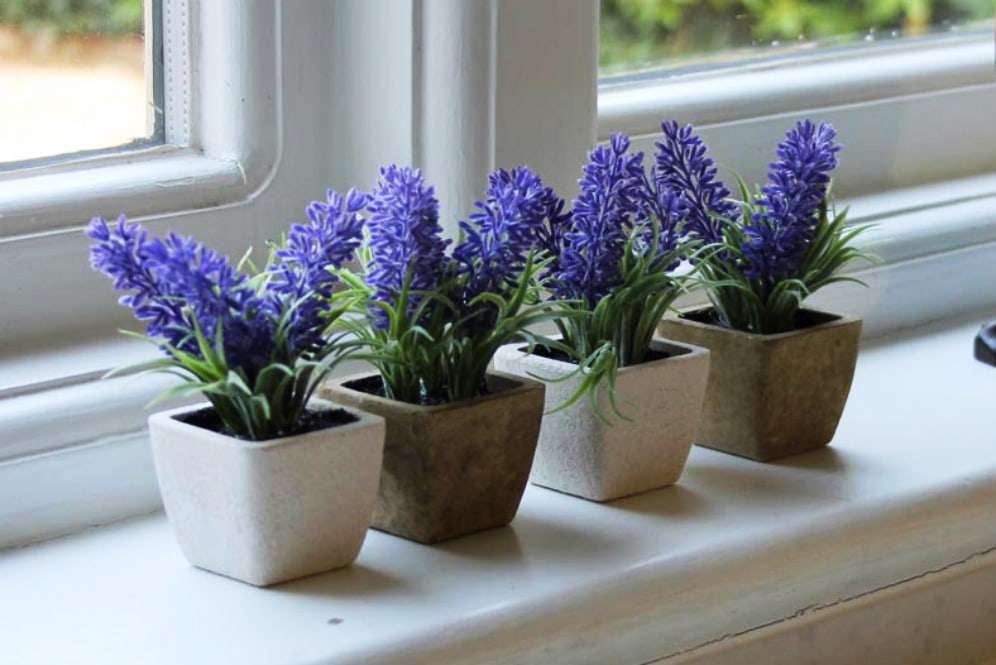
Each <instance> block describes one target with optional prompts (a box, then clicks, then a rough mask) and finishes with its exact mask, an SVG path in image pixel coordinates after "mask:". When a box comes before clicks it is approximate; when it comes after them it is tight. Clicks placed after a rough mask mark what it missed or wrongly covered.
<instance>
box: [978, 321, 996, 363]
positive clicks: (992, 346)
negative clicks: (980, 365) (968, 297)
mask: <svg viewBox="0 0 996 665" xmlns="http://www.w3.org/2000/svg"><path fill="white" fill-rule="evenodd" d="M975 359H976V360H978V361H979V362H984V363H985V364H987V365H993V366H996V321H990V322H989V323H986V324H984V325H983V326H982V330H980V331H979V334H978V335H976V336H975Z"/></svg>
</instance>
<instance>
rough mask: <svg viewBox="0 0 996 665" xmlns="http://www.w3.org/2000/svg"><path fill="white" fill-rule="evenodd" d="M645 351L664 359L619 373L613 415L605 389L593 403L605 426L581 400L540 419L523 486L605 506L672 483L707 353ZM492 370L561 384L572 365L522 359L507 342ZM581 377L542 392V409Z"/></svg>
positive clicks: (657, 343) (667, 348)
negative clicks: (533, 458) (663, 355)
mask: <svg viewBox="0 0 996 665" xmlns="http://www.w3.org/2000/svg"><path fill="white" fill-rule="evenodd" d="M651 348H652V349H653V350H654V351H657V352H660V353H666V354H668V356H669V357H667V358H662V359H660V360H651V361H649V362H645V363H641V364H639V365H633V366H631V367H624V368H623V369H621V370H620V371H619V373H618V378H617V382H616V389H617V399H618V401H619V407H620V410H621V411H622V412H623V413H624V414H625V415H626V416H627V417H629V418H631V419H632V420H621V419H619V418H618V417H616V416H615V415H614V414H612V412H611V407H610V406H609V402H608V396H607V392H606V389H605V388H602V389H601V392H600V395H599V403H600V404H601V405H602V408H603V410H604V413H605V414H606V415H608V416H609V419H610V422H608V423H606V422H605V421H604V420H602V419H600V418H599V417H598V416H597V415H596V414H595V413H594V412H593V411H592V408H591V403H590V401H589V400H588V398H587V397H584V398H582V399H581V400H580V401H578V402H576V403H575V404H573V405H572V406H570V407H569V408H567V409H564V410H562V411H556V412H554V413H547V414H546V415H545V416H544V417H543V426H542V428H541V429H540V439H539V446H538V448H537V450H536V461H535V462H534V464H533V472H532V476H531V478H530V480H532V482H533V483H535V484H537V485H542V486H543V487H549V488H551V489H555V490H558V491H560V492H566V493H568V494H574V495H576V496H580V497H584V498H585V499H591V500H593V501H610V500H612V499H618V498H620V497H623V496H628V495H631V494H637V493H639V492H645V491H648V490H652V489H656V488H658V487H664V486H667V485H671V484H673V483H675V482H676V481H677V480H678V478H679V476H681V472H682V470H683V469H684V468H685V460H687V459H688V452H689V450H690V449H691V447H692V441H693V440H694V438H695V434H696V432H697V430H698V426H699V419H700V416H701V413H702V400H703V397H704V396H705V389H706V382H707V380H708V376H709V352H708V351H707V350H705V349H703V348H700V347H697V346H691V345H686V344H676V343H672V342H668V341H666V340H663V339H660V338H657V339H655V340H654V341H653V342H652V346H651ZM495 367H496V368H497V369H500V370H504V371H506V372H510V373H512V374H516V375H519V376H529V375H534V376H538V377H541V378H549V379H560V378H563V377H565V376H568V375H569V374H570V373H571V372H573V371H575V370H576V369H577V365H575V364H572V363H568V362H564V361H561V360H555V359H552V358H546V357H543V356H540V355H535V354H533V355H529V354H528V353H526V352H525V347H524V346H523V345H522V344H510V345H507V346H504V347H502V348H501V349H499V351H498V353H497V354H496V355H495ZM580 382H581V377H579V376H575V377H572V378H570V379H566V380H563V381H553V382H550V383H548V384H547V387H546V410H547V411H548V412H549V411H552V410H553V409H555V408H556V407H558V406H560V405H561V404H563V403H564V402H566V401H567V399H568V398H569V397H570V396H571V395H572V394H573V393H574V392H575V391H576V390H577V387H578V385H579V384H580Z"/></svg>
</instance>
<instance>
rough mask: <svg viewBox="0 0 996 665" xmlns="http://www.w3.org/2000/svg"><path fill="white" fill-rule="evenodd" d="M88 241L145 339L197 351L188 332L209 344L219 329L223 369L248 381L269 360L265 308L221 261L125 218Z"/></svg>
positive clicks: (97, 229)
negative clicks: (150, 232)
mask: <svg viewBox="0 0 996 665" xmlns="http://www.w3.org/2000/svg"><path fill="white" fill-rule="evenodd" d="M88 235H89V236H90V238H92V239H93V240H95V241H96V243H95V244H94V246H93V247H92V249H91V251H90V260H91V264H92V265H93V267H94V268H95V269H97V270H100V271H101V272H103V273H105V274H106V275H108V276H110V277H111V278H112V279H113V280H114V284H115V286H116V287H118V288H120V289H124V290H129V291H131V294H130V295H126V296H124V297H123V298H122V299H121V302H122V304H124V305H126V306H128V307H131V308H132V309H133V310H134V312H135V316H136V318H138V319H139V320H140V321H145V322H146V323H147V330H148V333H149V335H151V336H153V337H158V338H161V339H163V340H164V341H166V342H167V343H168V344H170V345H172V346H174V347H177V348H180V349H182V350H184V351H188V352H191V353H197V345H196V343H195V342H194V340H193V338H192V335H193V333H194V330H195V327H199V328H200V330H201V332H203V334H204V335H205V337H207V339H208V341H209V342H210V343H212V344H213V343H214V342H215V338H216V335H217V334H218V331H221V334H222V338H223V341H224V348H225V357H226V359H227V361H228V363H229V365H231V366H233V367H239V368H241V369H243V370H244V371H245V373H246V376H247V377H249V378H250V380H252V379H253V378H254V377H255V375H256V373H257V372H258V371H259V370H260V369H261V368H262V367H263V366H264V365H265V364H266V363H267V362H268V361H269V358H270V354H271V352H272V350H273V345H272V331H273V328H272V326H273V323H272V317H271V311H270V307H269V306H268V305H267V303H266V302H265V301H264V300H263V299H262V298H260V297H258V296H257V295H256V293H255V292H254V291H253V289H252V287H251V286H250V285H249V283H248V281H247V280H246V278H245V276H244V275H240V274H239V273H237V272H236V271H235V269H234V268H232V266H231V265H230V264H229V263H228V260H227V259H226V258H225V257H224V256H221V255H220V254H218V253H217V252H215V251H212V250H210V249H207V248H206V247H204V246H203V245H201V244H200V243H198V242H197V241H196V240H194V239H193V238H185V237H182V236H179V235H176V234H175V233H171V234H169V235H168V236H166V238H165V239H160V238H156V237H154V236H149V235H148V233H147V232H146V231H145V230H144V229H142V227H141V226H139V225H138V224H131V223H129V222H128V221H127V220H126V219H125V218H124V217H121V218H120V219H119V220H118V224H117V227H115V228H112V227H110V226H108V224H107V222H105V221H104V220H103V219H101V218H96V219H94V220H93V221H91V223H90V227H89V230H88Z"/></svg>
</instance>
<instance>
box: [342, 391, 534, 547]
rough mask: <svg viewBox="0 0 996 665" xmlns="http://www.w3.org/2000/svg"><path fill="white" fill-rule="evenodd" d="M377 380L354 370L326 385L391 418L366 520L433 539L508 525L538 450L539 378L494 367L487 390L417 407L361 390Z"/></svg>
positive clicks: (392, 530)
mask: <svg viewBox="0 0 996 665" xmlns="http://www.w3.org/2000/svg"><path fill="white" fill-rule="evenodd" d="M373 380H377V381H379V379H377V375H376V374H375V373H368V374H357V375H353V376H347V377H344V378H342V379H339V380H335V381H332V382H330V383H329V384H327V385H326V386H325V387H324V388H323V389H322V395H323V396H324V397H326V398H327V399H331V400H334V401H335V402H338V403H340V404H348V405H351V406H354V407H356V408H358V409H362V410H364V411H369V412H370V413H375V414H377V415H379V416H382V417H383V418H384V420H386V421H387V435H386V438H385V443H384V468H383V472H382V473H381V479H380V492H379V496H378V500H377V508H376V509H375V510H374V516H373V521H372V526H373V527H374V528H376V529H380V530H382V531H387V532H388V533H392V534H394V535H397V536H401V537H402V538H408V539H409V540H414V541H417V542H420V543H426V544H431V543H435V542H439V541H442V540H447V539H450V538H456V537H457V536H463V535H466V534H469V533H474V532H476V531H482V530H484V529H491V528H494V527H499V526H504V525H506V524H508V523H509V522H511V521H512V519H513V518H514V517H515V513H516V511H518V509H519V502H520V501H521V499H522V493H523V492H524V491H525V487H526V483H527V482H528V479H529V470H530V468H531V467H532V463H533V455H534V454H535V452H536V439H537V437H538V435H539V428H540V419H541V418H542V416H543V394H544V386H543V384H542V383H540V382H538V381H533V380H531V379H522V378H519V377H515V376H511V375H508V374H503V373H500V372H491V373H489V374H488V386H489V388H490V390H491V393H490V394H488V395H483V396H481V397H476V398H474V399H469V400H464V401H461V402H455V403H452V404H441V405H438V406H421V405H418V404H409V403H407V402H399V401H396V400H392V399H387V398H384V397H381V396H379V395H374V394H371V393H369V392H364V391H363V390H359V389H358V388H359V387H361V386H362V385H363V383H364V382H366V383H368V384H371V382H372V381H373ZM372 385H376V384H372Z"/></svg>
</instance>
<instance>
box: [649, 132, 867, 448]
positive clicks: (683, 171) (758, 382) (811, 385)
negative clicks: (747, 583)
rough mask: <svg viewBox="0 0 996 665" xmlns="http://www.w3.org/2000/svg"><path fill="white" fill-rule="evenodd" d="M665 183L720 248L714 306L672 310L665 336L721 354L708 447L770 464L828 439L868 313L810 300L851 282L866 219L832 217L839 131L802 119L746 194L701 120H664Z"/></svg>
mask: <svg viewBox="0 0 996 665" xmlns="http://www.w3.org/2000/svg"><path fill="white" fill-rule="evenodd" d="M662 129H663V138H662V140H661V141H659V142H658V144H657V146H658V156H657V166H658V173H659V174H660V175H659V177H660V178H661V180H662V182H663V183H665V184H666V185H667V186H669V187H671V188H672V189H673V190H675V191H678V192H679V193H680V194H681V196H682V197H683V199H684V200H685V201H686V203H687V204H688V216H689V221H688V225H689V229H690V232H691V233H692V235H693V236H696V237H697V238H698V239H700V240H701V241H703V242H706V243H711V244H712V246H713V247H714V248H715V251H712V252H709V253H707V254H705V255H704V256H703V258H702V261H701V267H702V271H703V273H704V274H705V275H706V276H707V277H708V278H709V280H710V281H711V283H712V285H711V286H710V287H709V288H708V289H707V290H708V294H709V300H710V302H711V307H708V308H706V309H697V310H693V311H688V312H684V313H683V314H681V315H680V316H677V317H669V318H666V319H665V320H664V321H663V322H662V323H661V325H660V327H659V331H660V332H661V334H663V335H665V336H667V337H669V338H672V339H677V340H681V341H684V342H688V343H692V344H701V345H702V346H705V347H708V348H709V349H710V350H711V351H712V370H711V374H710V379H709V388H708V390H707V392H706V403H705V415H704V417H703V421H702V429H701V430H700V433H699V437H698V439H697V443H700V444H702V445H705V446H709V447H711V448H716V449H718V450H723V451H726V452H730V453H734V454H737V455H742V456H744V457H748V458H751V459H755V460H760V461H767V460H773V459H777V458H780V457H784V456H787V455H794V454H796V453H801V452H803V451H806V450H811V449H813V448H818V447H820V446H824V445H826V444H827V443H829V442H830V440H831V439H832V438H833V435H834V432H835V431H836V428H837V423H838V421H839V420H840V415H841V413H842V411H843V409H844V404H845V403H846V401H847V395H848V392H849V391H850V386H851V379H852V378H853V376H854V367H855V362H856V360H857V353H858V339H859V336H860V332H861V321H860V320H858V319H854V318H851V317H848V316H841V315H837V314H831V313H826V312H820V311H816V310H813V309H806V308H803V307H802V305H803V302H804V301H805V299H806V298H807V297H808V296H810V295H811V294H813V293H814V292H816V291H817V290H819V289H821V288H823V287H824V286H827V285H829V284H833V283H835V282H841V281H855V280H853V279H852V278H849V277H846V276H844V275H842V274H841V270H842V268H843V267H844V266H845V265H846V264H848V263H850V262H851V261H852V260H854V259H859V258H871V257H870V256H869V255H867V254H865V253H863V252H861V251H860V250H859V249H857V248H855V247H854V246H853V245H852V241H853V240H854V238H855V237H856V236H857V235H859V234H860V233H862V232H863V231H864V230H865V229H866V228H867V227H863V226H856V227H854V226H846V225H845V217H846V211H842V212H840V213H839V214H833V213H832V204H831V200H830V172H831V171H833V169H834V168H836V166H837V162H838V157H837V154H838V152H839V151H840V146H839V145H838V144H837V143H836V132H835V131H834V129H833V127H831V126H830V125H828V124H825V123H822V124H820V125H814V124H813V123H812V122H809V121H805V122H800V123H798V124H797V126H796V127H795V128H793V129H791V130H790V131H789V132H788V133H787V134H786V137H785V140H784V141H783V142H782V143H781V144H780V145H779V146H778V151H777V159H776V161H775V162H773V163H772V164H771V170H770V172H769V174H768V183H767V184H766V185H765V186H764V187H763V188H760V189H759V190H757V191H755V192H753V193H752V192H750V191H749V190H748V188H747V186H746V185H744V184H743V183H742V182H741V183H740V190H741V200H740V201H738V202H734V201H732V200H730V198H729V197H730V192H729V190H727V188H726V187H725V186H724V185H723V183H722V182H720V181H719V180H718V179H717V178H716V169H715V167H714V166H713V163H712V160H711V159H709V158H708V157H707V156H706V148H705V146H704V145H703V143H702V140H701V139H700V138H699V137H698V136H696V135H695V134H694V132H693V130H692V128H691V127H690V126H684V127H679V126H678V124H677V123H674V122H668V123H664V124H663V125H662Z"/></svg>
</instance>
